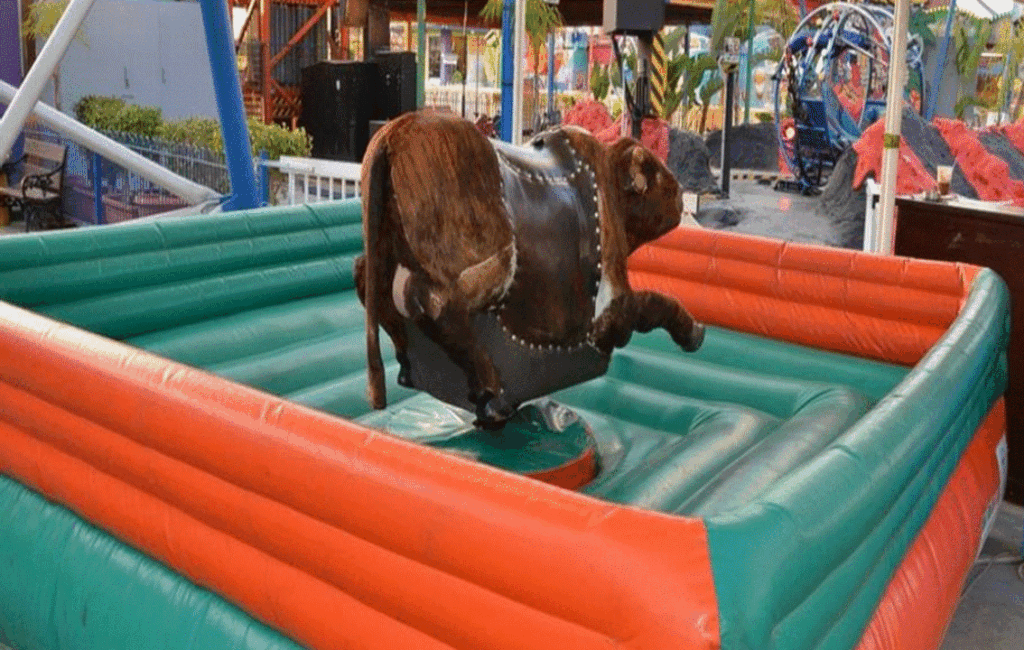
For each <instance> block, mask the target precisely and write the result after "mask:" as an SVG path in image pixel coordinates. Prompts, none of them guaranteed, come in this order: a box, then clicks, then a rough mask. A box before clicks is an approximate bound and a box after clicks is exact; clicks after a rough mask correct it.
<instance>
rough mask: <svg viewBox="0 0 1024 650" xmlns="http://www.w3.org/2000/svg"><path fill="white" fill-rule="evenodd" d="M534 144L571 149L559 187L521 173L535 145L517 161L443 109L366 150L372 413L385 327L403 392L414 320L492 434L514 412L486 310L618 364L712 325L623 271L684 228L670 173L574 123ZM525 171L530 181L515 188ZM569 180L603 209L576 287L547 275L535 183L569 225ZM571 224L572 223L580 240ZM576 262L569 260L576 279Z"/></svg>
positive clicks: (527, 334)
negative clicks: (458, 373)
mask: <svg viewBox="0 0 1024 650" xmlns="http://www.w3.org/2000/svg"><path fill="white" fill-rule="evenodd" d="M534 144H535V148H536V149H537V150H541V149H544V147H545V146H548V145H550V147H551V148H552V149H559V150H560V151H562V154H563V159H568V160H570V162H571V163H572V164H573V165H575V166H574V167H572V168H571V169H572V171H571V172H570V173H568V174H566V175H565V176H564V177H559V178H556V177H555V175H553V174H551V173H550V172H542V173H537V174H534V173H532V172H531V171H529V169H527V168H526V167H524V165H528V164H529V159H530V154H531V151H530V150H529V147H527V148H526V149H524V150H523V156H522V157H521V158H520V157H517V156H518V153H517V150H515V149H511V148H509V146H508V145H504V144H501V143H493V142H491V141H489V140H487V139H486V138H485V137H483V136H482V135H481V134H480V133H479V132H478V131H477V130H476V129H475V128H474V126H473V125H472V124H471V123H469V122H467V121H465V120H461V119H459V118H456V117H453V116H450V115H445V114H442V113H434V112H428V111H423V112H418V113H409V114H406V115H403V116H401V117H399V118H397V119H395V120H393V121H391V122H389V123H388V124H386V125H385V126H384V127H383V128H381V129H380V130H379V131H378V132H377V134H376V135H375V136H374V138H373V140H372V141H371V142H370V145H369V147H368V148H367V151H366V155H365V157H364V161H363V170H362V186H363V199H362V200H363V234H364V242H365V255H364V256H363V257H362V258H360V259H359V260H357V262H356V282H357V287H358V291H359V296H360V299H361V300H362V301H363V304H364V305H365V307H366V335H367V365H368V371H369V374H368V393H369V399H370V403H371V405H372V406H373V407H374V408H384V407H385V406H386V403H387V399H386V395H385V385H384V368H383V362H382V360H381V354H380V343H379V339H378V336H379V334H378V325H379V326H382V327H383V328H384V330H385V331H386V332H387V333H388V335H389V336H390V337H391V339H392V341H393V342H394V344H395V350H396V356H397V358H398V361H399V364H400V366H401V370H400V373H399V383H401V384H403V385H411V381H410V377H409V370H408V368H409V366H408V356H407V351H408V345H409V341H408V338H407V331H406V329H405V324H406V321H407V320H408V321H411V322H412V323H414V324H415V325H416V326H417V327H419V328H420V330H422V331H423V332H424V333H425V334H426V335H427V336H428V337H429V338H430V339H431V340H433V341H434V342H435V343H437V344H438V345H439V346H440V347H441V348H442V349H443V350H444V351H445V352H446V353H447V355H448V357H449V358H450V359H451V361H452V362H454V363H455V364H456V365H457V366H458V367H459V368H461V370H462V372H463V373H464V374H465V376H466V379H467V383H468V387H469V392H470V394H469V396H468V399H469V402H470V403H472V404H473V405H475V408H476V412H477V417H478V423H479V424H481V425H484V426H500V424H501V423H503V422H504V421H505V420H506V419H507V418H508V417H509V416H510V415H511V414H512V413H513V412H514V410H515V407H516V406H518V405H517V404H511V403H509V402H508V401H507V400H506V396H505V394H504V390H503V386H502V378H501V376H500V373H499V371H498V370H497V368H496V367H495V364H494V362H493V360H492V359H491V357H490V355H489V354H488V351H487V350H486V349H484V348H483V346H481V345H479V344H478V341H477V339H476V335H475V331H474V318H475V317H476V316H477V315H478V314H480V313H482V312H485V311H488V310H492V311H495V312H498V313H499V315H500V318H502V319H503V320H502V326H503V327H506V331H509V332H510V333H511V335H512V338H513V339H514V340H518V341H527V342H530V344H531V345H533V344H534V343H537V344H539V345H549V346H550V345H553V344H565V345H590V346H593V347H595V348H597V349H598V350H600V351H601V352H602V353H603V354H604V355H610V354H611V351H612V349H613V348H614V347H616V346H618V347H621V346H623V345H625V344H626V343H627V342H628V341H629V338H630V335H631V334H632V332H633V331H643V332H646V331H650V330H651V329H654V328H656V327H663V328H665V329H666V330H667V331H668V332H669V333H670V335H671V336H672V338H673V340H675V341H676V343H678V344H679V345H680V346H681V347H683V348H684V349H686V350H690V351H692V350H696V349H697V348H698V347H699V346H700V344H701V342H702V341H703V331H704V330H703V327H702V326H701V325H700V324H698V323H695V322H694V321H693V319H692V317H691V316H690V315H689V313H687V312H686V310H685V309H684V308H683V307H682V306H681V305H680V304H679V303H678V302H676V301H675V300H673V299H671V298H668V297H666V296H662V295H660V294H657V293H653V292H633V291H632V290H631V288H630V286H629V280H628V277H627V274H626V259H627V257H628V256H629V254H630V253H631V252H633V251H634V250H635V249H636V248H638V247H639V246H641V245H642V244H644V243H646V242H648V241H651V240H653V239H656V238H657V237H660V236H661V235H663V234H665V233H666V232H668V231H669V230H671V229H672V228H674V227H676V226H677V225H678V224H679V218H680V214H681V193H680V190H679V185H678V183H677V182H676V180H675V178H674V177H673V176H672V174H671V173H670V172H669V171H668V169H667V168H666V167H665V166H664V165H663V164H662V163H661V162H660V161H659V160H658V159H657V158H656V157H655V156H654V155H653V154H651V153H650V152H649V151H647V150H646V149H644V148H643V147H642V146H641V145H640V144H638V143H637V142H635V141H633V140H630V139H626V138H624V139H622V140H619V141H618V142H616V143H614V144H613V145H611V146H605V145H602V144H601V143H599V142H598V141H597V140H596V139H594V137H593V136H591V135H590V134H588V133H587V132H585V131H583V130H580V129H576V128H571V127H570V128H566V129H559V130H557V131H554V132H549V133H548V134H545V135H543V136H539V137H538V139H537V140H535V143H534ZM517 165H518V166H517ZM510 170H512V171H510ZM545 173H547V175H545ZM517 174H518V175H521V176H522V177H524V178H527V179H532V181H534V183H533V184H532V185H529V186H528V187H525V189H524V187H519V188H518V189H516V190H515V191H513V189H512V188H511V185H513V184H514V182H515V179H516V175H517ZM538 178H540V180H539V181H538ZM566 179H569V180H575V181H579V180H580V179H585V180H586V181H587V183H588V188H587V191H588V192H590V193H591V197H590V198H591V199H592V202H593V203H594V204H595V208H594V211H595V212H596V213H597V214H596V215H593V219H594V222H595V224H596V233H595V234H594V235H593V237H592V238H593V239H594V246H591V247H590V248H587V245H586V242H585V241H584V243H582V244H580V246H582V247H583V249H585V250H589V251H590V254H589V256H588V255H587V254H583V255H581V257H583V258H586V260H585V261H588V263H589V262H592V265H593V266H596V268H595V269H587V268H582V267H586V264H584V263H580V264H577V265H576V266H579V267H581V269H582V270H579V272H578V273H577V275H579V278H576V279H575V281H574V282H572V283H571V284H573V285H574V286H571V287H561V286H555V285H557V284H558V283H552V282H551V279H553V278H560V277H561V276H560V275H559V273H560V272H561V271H560V268H559V267H557V263H556V264H555V266H554V267H552V268H551V269H547V268H540V267H545V260H546V257H545V255H548V253H547V252H545V251H549V250H550V246H551V245H552V242H551V241H550V237H548V238H546V239H547V240H545V237H544V234H545V233H546V231H545V230H544V227H545V223H544V219H545V218H546V215H545V214H544V212H545V206H544V200H545V195H544V194H543V192H541V193H540V194H539V195H538V187H540V190H543V191H545V192H546V191H551V192H552V193H559V192H561V194H559V197H561V200H562V203H563V206H562V207H561V208H558V209H561V210H562V213H561V216H560V217H559V218H563V219H564V216H565V207H564V206H565V201H566V200H567V199H566V196H567V194H566V193H567V192H570V191H571V190H572V188H571V187H569V186H571V185H572V183H570V182H568V181H567V180H566ZM589 184H592V185H593V187H592V189H591V188H590V187H589ZM538 196H539V198H538ZM524 197H526V198H524ZM529 197H532V199H530V198H529ZM528 200H532V201H533V203H532V204H530V205H525V206H520V207H521V208H522V210H521V211H525V212H529V213H530V214H529V216H527V217H522V216H518V215H519V212H521V211H517V210H516V209H515V208H516V206H518V205H519V202H520V201H528ZM568 200H569V201H570V203H571V201H572V197H571V196H570V197H569V199H568ZM538 201H540V203H538ZM552 203H557V200H556V199H555V197H554V194H553V195H552ZM578 204H579V202H578V201H577V202H576V203H571V205H577V206H578ZM510 206H511V210H512V212H510ZM538 213H539V214H538ZM570 218H574V217H572V215H570ZM581 219H582V217H581ZM575 223H576V222H575V221H573V222H572V223H571V224H569V227H570V230H569V232H570V234H572V235H573V236H575V231H572V228H573V227H575ZM581 223H584V222H583V221H581ZM531 228H532V230H531ZM581 228H582V226H581ZM550 232H554V233H557V232H564V230H563V231H559V230H557V228H556V229H554V230H551V231H550ZM585 239H586V237H585V236H584V237H582V238H581V241H582V240H585ZM537 240H540V241H537ZM595 248H596V250H595ZM572 255H575V252H574V251H570V252H569V258H570V259H569V262H568V263H566V262H564V260H563V262H562V266H563V267H564V266H566V265H567V264H568V266H569V268H570V270H573V269H575V268H576V267H574V266H573V263H574V259H575V258H572ZM556 257H557V256H556ZM545 273H546V274H547V275H545ZM584 276H586V279H587V281H584ZM590 278H593V279H594V282H589V279H590ZM567 282H568V280H567ZM577 285H578V286H577ZM580 296H583V298H584V299H582V300H581V298H580ZM517 336H518V337H519V338H517Z"/></svg>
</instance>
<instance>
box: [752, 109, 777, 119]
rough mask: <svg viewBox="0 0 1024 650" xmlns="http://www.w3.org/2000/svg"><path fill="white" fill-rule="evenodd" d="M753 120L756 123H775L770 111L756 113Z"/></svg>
mask: <svg viewBox="0 0 1024 650" xmlns="http://www.w3.org/2000/svg"><path fill="white" fill-rule="evenodd" d="M754 119H756V120H757V121H758V122H773V121H775V115H774V113H772V112H771V111H756V112H755V113H754Z"/></svg>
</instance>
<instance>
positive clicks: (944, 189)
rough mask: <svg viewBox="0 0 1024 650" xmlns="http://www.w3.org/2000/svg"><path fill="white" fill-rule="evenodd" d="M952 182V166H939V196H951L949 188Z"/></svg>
mask: <svg viewBox="0 0 1024 650" xmlns="http://www.w3.org/2000/svg"><path fill="white" fill-rule="evenodd" d="M952 182H953V166H952V165H939V166H937V167H936V168H935V183H936V185H938V188H939V196H949V191H950V190H949V187H950V184H951V183H952Z"/></svg>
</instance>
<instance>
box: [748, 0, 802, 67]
mask: <svg viewBox="0 0 1024 650" xmlns="http://www.w3.org/2000/svg"><path fill="white" fill-rule="evenodd" d="M799 22H800V11H799V10H798V9H797V4H796V3H794V2H791V1H790V0H757V2H756V3H755V4H754V23H755V24H757V25H769V26H770V27H771V28H772V29H774V30H775V31H776V32H778V33H779V35H780V36H782V38H783V39H788V38H789V37H790V35H792V33H793V32H794V31H795V30H796V26H797V24H799ZM781 54H782V53H781V52H779V53H778V54H773V56H772V57H771V58H772V59H776V60H777V59H778V58H779V56H781Z"/></svg>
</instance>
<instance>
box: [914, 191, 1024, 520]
mask: <svg viewBox="0 0 1024 650" xmlns="http://www.w3.org/2000/svg"><path fill="white" fill-rule="evenodd" d="M896 210H897V212H896V214H897V220H896V254H897V255H906V256H910V257H921V258H926V259H934V260H949V261H953V262H967V263H970V264H977V265H979V266H987V267H989V268H991V269H992V270H994V271H995V272H997V273H998V274H999V275H1000V276H1002V278H1003V279H1004V280H1005V281H1006V284H1007V286H1008V287H1009V288H1010V297H1011V303H1012V314H1011V328H1012V331H1011V335H1010V349H1009V353H1008V355H1009V370H1010V381H1009V386H1008V388H1007V391H1006V400H1007V402H1006V406H1007V429H1008V431H1007V438H1008V442H1009V452H1010V457H1009V472H1008V474H1009V476H1008V480H1007V487H1006V498H1007V499H1008V500H1010V501H1013V502H1014V503H1021V504H1024V209H1021V208H1018V207H1015V206H1012V205H1003V204H1000V203H991V202H982V201H972V200H969V199H953V200H949V201H925V200H922V199H919V198H913V197H897V199H896Z"/></svg>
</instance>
